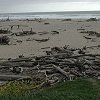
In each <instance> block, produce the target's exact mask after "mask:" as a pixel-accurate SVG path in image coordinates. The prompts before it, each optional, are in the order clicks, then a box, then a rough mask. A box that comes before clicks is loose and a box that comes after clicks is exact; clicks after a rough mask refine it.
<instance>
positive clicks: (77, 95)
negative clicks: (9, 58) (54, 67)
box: [0, 79, 100, 100]
mask: <svg viewBox="0 0 100 100" xmlns="http://www.w3.org/2000/svg"><path fill="white" fill-rule="evenodd" d="M29 84H30V83H28V85H26V83H19V82H18V83H17V82H13V83H9V85H8V84H6V85H4V86H3V88H2V87H0V88H2V89H3V92H2V91H1V90H0V100H100V80H97V79H78V80H75V81H66V82H62V83H58V84H56V85H54V86H51V87H47V88H42V89H35V90H34V89H32V88H33V87H35V86H36V85H35V84H34V85H32V84H31V85H29ZM31 87H32V88H31ZM5 88H6V89H5Z"/></svg>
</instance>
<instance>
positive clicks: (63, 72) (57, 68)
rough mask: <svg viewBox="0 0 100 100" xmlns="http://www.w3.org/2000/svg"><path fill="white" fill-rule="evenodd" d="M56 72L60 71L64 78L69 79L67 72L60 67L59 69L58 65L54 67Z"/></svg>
mask: <svg viewBox="0 0 100 100" xmlns="http://www.w3.org/2000/svg"><path fill="white" fill-rule="evenodd" d="M52 66H53V67H54V68H55V69H56V70H58V71H59V72H60V73H61V74H63V75H64V76H66V77H67V78H69V76H68V73H67V72H65V71H64V70H63V69H61V68H60V67H57V66H56V65H52Z"/></svg>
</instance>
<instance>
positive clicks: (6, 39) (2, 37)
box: [0, 36, 10, 45]
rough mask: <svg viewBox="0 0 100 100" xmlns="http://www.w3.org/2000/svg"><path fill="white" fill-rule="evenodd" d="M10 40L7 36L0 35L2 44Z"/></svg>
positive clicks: (6, 43)
mask: <svg viewBox="0 0 100 100" xmlns="http://www.w3.org/2000/svg"><path fill="white" fill-rule="evenodd" d="M9 42H10V39H9V37H8V36H1V37H0V44H2V45H8V44H9Z"/></svg>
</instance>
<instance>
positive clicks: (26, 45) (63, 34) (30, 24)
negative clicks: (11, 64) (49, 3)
mask: <svg viewBox="0 0 100 100" xmlns="http://www.w3.org/2000/svg"><path fill="white" fill-rule="evenodd" d="M44 23H49V24H44ZM12 25H13V28H12V30H11V26H12ZM18 25H19V28H18ZM31 28H32V31H34V32H36V33H37V34H34V35H27V36H16V35H11V34H13V33H18V32H22V30H24V31H30V30H31ZM80 28H83V29H85V30H86V31H96V32H100V21H96V22H95V21H90V22H87V21H86V19H72V20H71V21H62V19H42V20H41V21H40V22H39V21H37V20H31V21H27V20H11V21H0V29H8V30H11V32H12V33H10V34H7V35H8V36H9V37H10V41H11V42H10V45H0V58H16V57H18V55H21V54H23V55H24V56H34V55H44V54H45V52H44V51H46V50H49V49H50V48H52V47H54V46H59V47H63V46H64V45H70V47H72V48H82V47H83V46H95V45H99V44H100V38H99V37H96V36H89V37H92V38H93V41H92V40H91V39H86V38H84V36H87V34H83V33H80V31H78V30H77V29H80ZM51 31H58V32H59V34H51V33H52V32H51ZM40 32H46V33H47V34H43V35H40V34H41V33H40ZM0 35H4V34H0ZM29 38H30V39H31V40H32V41H27V39H29ZM45 38H49V40H48V41H46V42H37V41H35V40H33V39H45ZM17 40H21V41H22V43H18V42H16V41H17ZM45 47H47V49H41V48H45ZM87 52H88V51H87ZM90 52H91V53H96V54H100V50H99V48H95V49H91V51H89V53H90Z"/></svg>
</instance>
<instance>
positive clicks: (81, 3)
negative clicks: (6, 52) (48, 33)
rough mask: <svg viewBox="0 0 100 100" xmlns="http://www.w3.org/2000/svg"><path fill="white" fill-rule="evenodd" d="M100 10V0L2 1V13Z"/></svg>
mask: <svg viewBox="0 0 100 100" xmlns="http://www.w3.org/2000/svg"><path fill="white" fill-rule="evenodd" d="M84 10H86V11H88V10H89V11H91V10H100V0H0V13H6V12H38V11H39V12H45V11H84Z"/></svg>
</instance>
